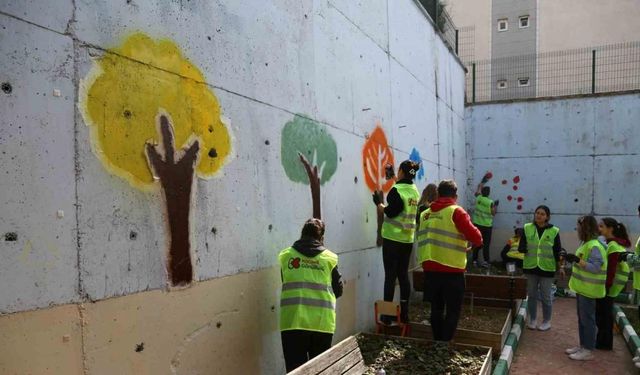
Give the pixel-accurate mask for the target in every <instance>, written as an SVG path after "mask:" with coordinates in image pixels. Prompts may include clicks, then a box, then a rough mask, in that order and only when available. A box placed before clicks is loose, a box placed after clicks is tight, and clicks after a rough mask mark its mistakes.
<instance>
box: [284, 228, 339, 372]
mask: <svg viewBox="0 0 640 375" xmlns="http://www.w3.org/2000/svg"><path fill="white" fill-rule="evenodd" d="M324 229H325V226H324V222H322V220H320V219H315V218H314V219H309V220H307V221H306V222H305V223H304V226H303V227H302V234H301V236H300V239H299V240H298V241H296V242H295V243H294V244H293V245H291V247H288V248H286V249H284V250H282V251H281V252H280V254H279V255H278V263H279V264H280V269H281V276H282V293H281V296H280V336H281V338H282V351H283V353H284V361H285V366H286V369H287V372H290V371H293V370H294V369H295V368H297V367H299V366H300V365H302V364H304V363H305V362H307V361H308V360H310V359H311V358H313V357H315V356H317V355H318V354H320V353H322V352H324V351H325V350H327V349H329V348H330V347H331V340H332V339H333V333H334V332H335V329H336V312H335V307H336V298H338V297H340V296H341V295H342V289H343V285H342V280H341V276H340V272H338V256H337V255H336V254H335V253H333V252H331V250H329V249H327V248H325V247H324V245H323V241H324Z"/></svg>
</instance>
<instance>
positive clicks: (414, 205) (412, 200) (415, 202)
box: [409, 198, 418, 207]
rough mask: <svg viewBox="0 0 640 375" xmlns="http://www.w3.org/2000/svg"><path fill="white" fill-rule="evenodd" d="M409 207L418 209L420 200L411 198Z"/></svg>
mask: <svg viewBox="0 0 640 375" xmlns="http://www.w3.org/2000/svg"><path fill="white" fill-rule="evenodd" d="M409 206H411V207H418V200H417V199H413V198H409Z"/></svg>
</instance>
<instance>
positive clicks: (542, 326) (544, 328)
mask: <svg viewBox="0 0 640 375" xmlns="http://www.w3.org/2000/svg"><path fill="white" fill-rule="evenodd" d="M538 329H539V330H540V331H548V330H550V329H551V322H550V321H547V322H542V324H540V327H538Z"/></svg>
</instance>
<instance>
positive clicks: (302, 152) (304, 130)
mask: <svg viewBox="0 0 640 375" xmlns="http://www.w3.org/2000/svg"><path fill="white" fill-rule="evenodd" d="M280 151H281V155H280V157H281V160H282V167H283V168H284V171H285V173H286V174H287V177H289V179H290V180H291V181H293V182H299V183H303V184H307V185H310V187H311V200H312V203H313V217H315V218H318V219H320V218H321V216H322V215H321V213H320V185H324V184H325V182H327V181H329V179H330V178H331V177H332V176H333V174H334V173H335V172H336V169H337V167H338V150H337V147H336V142H335V141H334V140H333V138H332V137H331V134H329V132H327V129H326V128H325V127H324V126H323V125H321V124H320V123H318V122H316V121H314V120H311V119H309V118H308V117H307V116H305V115H300V114H297V115H295V116H294V118H293V120H291V121H288V122H287V123H286V124H285V125H284V128H283V129H282V142H281V150H280Z"/></svg>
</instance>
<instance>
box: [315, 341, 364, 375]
mask: <svg viewBox="0 0 640 375" xmlns="http://www.w3.org/2000/svg"><path fill="white" fill-rule="evenodd" d="M361 361H364V359H363V358H362V352H360V347H356V348H355V349H354V350H352V351H351V352H350V353H349V354H347V355H345V356H344V357H342V358H340V359H339V360H337V361H335V362H334V363H332V364H331V366H330V367H329V368H327V369H325V370H324V371H322V372H320V373H319V374H321V375H329V374H335V373H336V370H339V369H348V368H351V367H353V366H355V365H356V364H357V363H358V362H361Z"/></svg>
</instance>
